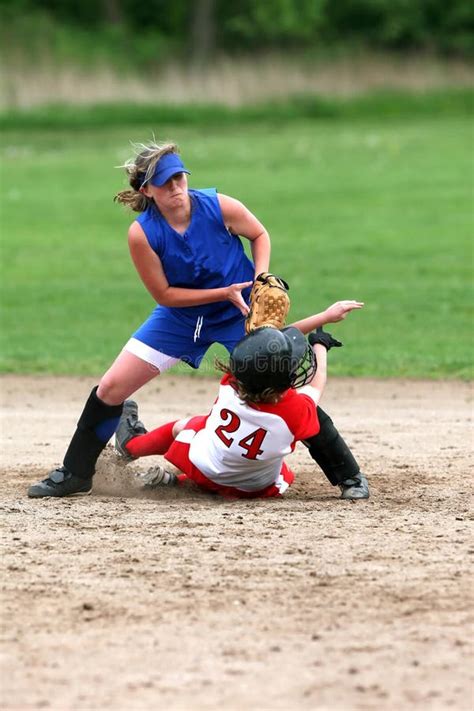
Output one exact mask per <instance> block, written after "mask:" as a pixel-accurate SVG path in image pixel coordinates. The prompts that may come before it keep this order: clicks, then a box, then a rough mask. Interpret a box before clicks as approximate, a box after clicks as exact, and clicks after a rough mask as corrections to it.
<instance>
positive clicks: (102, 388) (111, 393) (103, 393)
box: [97, 373, 129, 405]
mask: <svg viewBox="0 0 474 711" xmlns="http://www.w3.org/2000/svg"><path fill="white" fill-rule="evenodd" d="M128 394H129V393H128V392H126V391H125V389H124V384H123V383H122V382H121V381H120V379H118V378H117V377H115V376H114V375H113V374H111V373H106V374H105V375H104V376H103V377H102V379H101V381H100V383H99V387H98V388H97V397H98V398H99V399H100V400H102V402H105V403H106V404H107V405H120V403H122V402H123V401H124V400H125V398H126V397H127V396H128Z"/></svg>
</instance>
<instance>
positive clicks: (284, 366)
mask: <svg viewBox="0 0 474 711" xmlns="http://www.w3.org/2000/svg"><path fill="white" fill-rule="evenodd" d="M230 370H231V373H232V375H233V376H234V377H235V378H236V379H237V380H238V381H239V382H240V383H242V385H243V386H244V387H245V389H246V390H247V391H248V392H249V393H255V394H258V393H261V392H262V391H263V390H265V389H267V388H271V389H273V390H276V391H277V392H283V391H284V390H288V388H300V387H301V386H302V385H304V384H305V383H307V382H308V381H310V380H312V378H313V377H314V374H315V372H316V359H315V356H314V353H313V350H312V348H311V346H310V345H309V344H308V342H307V340H306V338H305V337H304V336H303V334H302V333H301V331H299V330H298V329H297V328H293V327H292V326H289V327H288V328H284V329H282V330H281V331H279V330H278V329H276V328H271V327H263V328H257V329H255V331H252V332H251V333H249V335H248V336H245V338H243V339H242V340H241V341H239V342H238V343H237V345H236V346H235V348H234V350H233V351H232V355H231V357H230Z"/></svg>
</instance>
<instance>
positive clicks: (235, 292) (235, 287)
mask: <svg viewBox="0 0 474 711" xmlns="http://www.w3.org/2000/svg"><path fill="white" fill-rule="evenodd" d="M252 284H253V281H244V282H242V283H241V284H231V285H230V286H228V287H227V299H228V300H229V301H230V302H231V304H234V306H236V307H237V308H238V309H239V311H240V313H241V314H242V315H243V316H247V315H248V312H249V310H250V309H249V307H248V306H247V304H246V303H245V301H244V298H243V296H242V290H243V289H246V288H247V287H249V286H252Z"/></svg>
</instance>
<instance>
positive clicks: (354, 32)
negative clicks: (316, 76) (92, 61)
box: [0, 0, 474, 61]
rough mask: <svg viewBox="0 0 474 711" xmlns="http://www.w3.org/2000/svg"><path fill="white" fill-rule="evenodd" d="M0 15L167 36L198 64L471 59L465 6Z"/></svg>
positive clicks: (216, 2) (174, 5)
mask: <svg viewBox="0 0 474 711" xmlns="http://www.w3.org/2000/svg"><path fill="white" fill-rule="evenodd" d="M0 9H1V10H2V11H3V15H4V16H5V14H7V15H10V16H12V15H15V14H17V15H18V14H28V13H34V12H36V13H37V12H43V13H46V14H48V15H50V16H51V17H52V18H53V19H54V20H57V21H58V22H62V23H66V24H68V25H75V26H78V27H80V28H82V29H89V30H92V31H93V30H94V29H99V28H101V29H102V28H104V27H105V26H107V27H114V26H115V27H117V28H119V27H120V28H121V31H124V30H125V31H126V32H128V33H130V34H133V35H136V33H140V32H143V33H144V35H146V36H150V33H152V34H153V33H155V34H156V35H157V36H161V37H163V38H166V41H167V42H168V44H169V46H170V47H173V50H174V51H176V52H178V53H179V52H180V51H181V52H192V53H193V54H194V55H195V57H196V58H197V59H201V60H203V61H205V60H206V59H209V58H211V57H212V56H213V54H215V53H216V52H222V51H225V52H229V53H232V52H237V51H246V52H255V51H260V50H274V49H276V50H283V51H286V50H306V49H325V48H330V47H339V46H343V45H348V44H349V45H352V46H355V47H360V48H363V49H371V50H390V51H406V50H410V51H424V52H432V53H437V54H447V55H460V56H472V55H473V54H474V3H473V2H472V0H232V2H229V0H173V1H172V2H170V0H146V2H140V3H139V2H137V1H136V0H80V1H78V0H0Z"/></svg>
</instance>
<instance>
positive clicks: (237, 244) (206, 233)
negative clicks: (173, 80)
mask: <svg viewBox="0 0 474 711" xmlns="http://www.w3.org/2000/svg"><path fill="white" fill-rule="evenodd" d="M140 149H141V150H140V152H139V153H138V155H137V156H136V157H135V158H134V160H132V161H130V162H129V163H127V164H126V166H125V168H126V171H127V174H128V177H129V182H130V186H131V189H130V190H125V191H122V192H120V193H119V194H118V195H117V196H116V200H117V201H118V202H120V203H122V204H124V205H126V206H128V207H130V208H131V209H132V210H134V211H136V212H139V213H140V215H139V216H138V218H137V219H136V220H135V221H134V222H133V223H132V225H131V226H130V229H129V233H128V241H129V247H130V253H131V256H132V260H133V262H134V264H135V267H136V269H137V271H138V274H139V275H140V278H141V280H142V281H143V283H144V285H145V287H146V288H147V289H148V291H149V292H150V294H151V295H152V297H153V298H154V299H155V301H156V302H157V304H158V306H157V307H156V308H155V310H154V311H153V313H152V314H151V315H150V317H149V318H148V319H147V320H146V321H145V323H143V324H142V325H141V326H140V328H139V329H138V330H137V331H136V332H135V333H134V334H133V336H132V337H131V338H130V340H129V341H128V343H127V344H126V345H125V347H124V349H123V350H122V352H121V353H120V354H119V356H118V358H117V359H116V361H115V362H114V363H113V365H112V366H111V368H110V369H109V370H108V371H107V372H106V373H105V375H104V376H103V378H102V379H101V381H100V383H99V385H98V386H97V387H96V388H94V389H93V390H92V392H91V394H90V396H89V399H88V401H87V403H86V406H85V408H84V411H83V413H82V415H81V417H80V419H79V422H78V426H77V430H76V432H75V434H74V436H73V438H72V440H71V443H70V445H69V448H68V450H67V452H66V456H65V458H64V464H63V466H62V467H59V469H55V470H54V471H52V472H51V473H50V474H49V476H48V478H47V479H45V480H44V481H42V482H39V483H38V484H34V485H33V486H31V487H30V489H29V491H28V494H29V496H34V497H42V496H67V495H72V494H86V493H89V492H90V490H91V488H92V476H93V474H94V471H95V463H96V461H97V458H98V456H99V454H100V453H101V451H102V450H103V448H104V447H105V445H106V444H107V442H108V440H109V439H110V437H111V436H112V435H113V433H114V432H115V429H116V426H117V424H118V421H119V418H120V414H121V412H122V406H123V401H124V400H125V399H126V398H127V397H129V396H130V395H131V394H132V393H134V392H135V391H136V390H138V389H139V388H141V387H142V386H143V385H145V383H147V382H148V381H150V380H151V379H152V378H155V377H156V376H157V375H159V374H160V373H162V372H163V371H165V370H166V369H167V368H169V367H170V366H172V365H173V364H174V363H176V362H177V361H178V360H182V361H184V362H186V363H188V364H189V365H190V366H192V367H194V368H197V367H198V366H199V364H200V362H201V360H202V358H203V356H204V354H205V352H206V350H207V349H208V348H209V346H210V345H211V344H212V343H215V342H217V343H221V344H222V345H224V346H225V347H226V348H227V349H228V350H229V351H231V350H232V348H233V346H234V345H235V344H236V343H237V341H239V340H240V339H241V338H242V337H243V336H244V317H245V316H246V315H247V313H248V310H249V309H248V304H247V301H248V295H249V293H250V287H251V285H252V282H253V280H254V277H255V276H256V275H257V274H260V273H261V272H265V271H268V266H269V262H270V238H269V236H268V232H267V231H266V229H265V228H264V226H263V225H262V224H261V222H259V220H257V218H256V217H255V216H254V215H253V214H252V213H251V212H250V211H249V210H248V209H247V208H246V207H245V206H244V205H243V204H242V203H241V202H239V201H238V200H235V199H234V198H231V197H228V196H226V195H221V194H219V193H217V192H216V190H214V189H208V190H189V189H188V182H187V175H188V174H189V171H188V170H187V169H186V167H185V166H184V164H183V162H182V161H181V158H180V156H179V155H178V148H177V146H176V145H175V144H173V143H167V144H161V145H159V144H156V143H149V144H148V145H142V146H140ZM238 235H240V236H242V237H244V238H246V239H248V240H249V241H250V242H251V252H252V258H253V264H252V262H251V261H250V259H248V257H247V256H246V255H245V253H244V249H243V246H242V242H241V241H240V238H239V236H238Z"/></svg>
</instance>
